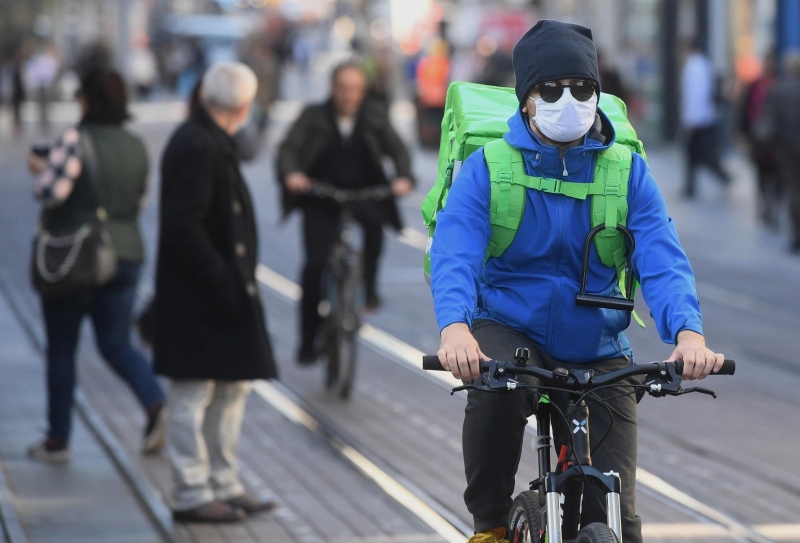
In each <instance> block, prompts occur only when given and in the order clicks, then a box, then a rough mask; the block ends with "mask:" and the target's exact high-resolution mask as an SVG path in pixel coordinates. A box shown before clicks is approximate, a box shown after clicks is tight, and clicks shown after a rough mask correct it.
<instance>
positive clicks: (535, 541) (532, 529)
mask: <svg viewBox="0 0 800 543" xmlns="http://www.w3.org/2000/svg"><path fill="white" fill-rule="evenodd" d="M540 514H541V508H540V506H539V495H538V494H537V493H536V492H533V491H532V490H526V491H524V492H521V493H520V494H519V496H517V497H516V498H514V504H513V505H512V506H511V512H510V513H509V522H508V526H509V534H508V540H509V541H510V542H511V543H541V542H542V541H543V534H542V530H541V526H540V525H541V522H540Z"/></svg>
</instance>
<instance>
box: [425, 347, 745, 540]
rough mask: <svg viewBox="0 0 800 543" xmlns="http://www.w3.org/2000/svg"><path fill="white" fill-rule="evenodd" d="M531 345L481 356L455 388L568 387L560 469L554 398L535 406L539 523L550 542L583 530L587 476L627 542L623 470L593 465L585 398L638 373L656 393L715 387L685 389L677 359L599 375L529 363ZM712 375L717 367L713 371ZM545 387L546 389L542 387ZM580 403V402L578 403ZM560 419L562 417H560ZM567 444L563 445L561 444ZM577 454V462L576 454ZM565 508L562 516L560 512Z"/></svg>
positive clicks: (727, 368) (730, 367) (435, 360)
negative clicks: (475, 374)
mask: <svg viewBox="0 0 800 543" xmlns="http://www.w3.org/2000/svg"><path fill="white" fill-rule="evenodd" d="M529 359H530V351H528V349H523V348H520V349H517V351H516V353H515V355H514V358H513V361H508V362H503V361H498V360H483V361H481V362H480V374H481V379H480V382H479V383H478V384H475V383H474V382H472V383H468V384H464V385H462V386H458V387H455V388H453V389H452V390H451V394H454V393H455V392H457V391H459V390H468V389H473V390H481V391H485V392H487V393H506V394H507V393H513V391H515V390H517V389H520V388H522V389H537V390H539V391H541V390H542V389H545V390H546V389H547V388H548V387H550V388H552V389H555V390H565V389H566V390H567V391H568V392H569V400H568V403H567V406H566V410H565V411H563V412H562V411H560V410H559V414H560V415H563V416H564V417H568V418H569V419H571V420H564V421H563V422H564V424H566V427H567V439H565V443H564V445H566V447H567V448H566V449H562V451H560V452H561V454H560V455H559V462H558V464H557V466H556V469H555V470H553V468H552V467H551V465H552V459H551V456H550V447H551V445H552V442H553V433H552V431H551V428H552V427H553V411H552V408H551V406H552V405H553V404H551V403H550V400H549V398H547V399H545V396H542V397H541V398H540V401H539V408H538V409H537V411H536V422H537V438H536V445H535V449H536V453H537V456H538V463H539V474H540V476H539V478H538V479H536V480H535V481H532V482H531V484H530V490H531V492H535V493H537V494H538V496H539V498H542V497H544V500H542V499H539V503H540V504H541V503H544V513H543V515H544V516H545V517H546V518H544V519H543V518H539V519H538V523H537V524H538V526H540V527H545V530H546V534H547V541H548V542H549V543H562V542H563V541H564V540H566V539H575V538H576V537H577V536H578V526H579V525H580V511H581V503H582V499H583V494H584V492H583V491H584V487H583V486H584V482H585V481H587V480H588V481H589V482H594V483H596V484H597V485H599V486H600V487H601V488H602V489H603V490H605V493H606V517H607V518H606V521H607V523H608V527H609V528H610V529H611V531H612V532H614V534H615V536H616V537H617V540H618V541H619V543H622V512H621V504H620V489H621V487H622V483H621V481H620V477H619V474H618V473H616V472H614V471H609V472H608V473H602V472H601V471H600V470H598V469H597V468H595V467H593V466H592V457H591V447H590V441H589V436H590V427H589V408H588V406H587V405H586V402H585V401H584V398H585V397H586V395H587V394H589V393H591V391H593V390H597V389H599V388H601V387H610V386H615V385H618V386H621V387H626V386H628V385H624V384H619V383H620V382H621V381H623V380H624V379H626V378H628V377H632V376H634V375H643V376H647V377H648V379H646V380H645V382H644V383H643V384H642V385H637V387H638V388H640V389H642V390H644V391H646V392H647V393H648V394H650V395H651V396H655V397H663V396H668V395H669V396H681V395H683V394H689V393H692V392H699V393H703V394H708V395H710V396H713V397H714V398H716V397H717V395H716V394H715V393H714V391H712V390H709V389H705V388H701V387H692V388H689V389H684V388H683V387H682V386H681V382H682V378H681V374H682V373H683V369H684V364H683V361H676V362H653V363H651V364H644V365H633V366H630V367H627V368H622V369H619V370H616V371H613V372H610V373H606V374H603V375H595V372H594V370H592V369H585V370H583V369H581V370H577V369H573V370H566V369H564V368H555V369H554V370H553V371H549V370H546V369H543V368H539V367H536V366H534V365H529V364H528V363H527V362H528V360H529ZM422 367H423V369H425V370H432V371H445V370H444V367H443V366H442V363H441V361H440V360H439V356H438V355H425V356H423V357H422ZM735 370H736V365H735V362H734V361H733V360H725V361H724V363H723V364H722V366H721V367H720V368H719V370H718V371H717V372H715V374H717V375H733V374H734V373H735ZM712 375H713V373H712ZM519 376H530V377H535V378H537V379H539V380H540V381H541V382H542V384H541V385H537V386H533V387H531V386H528V385H526V384H525V383H523V382H520V381H518V380H517V379H516V378H517V377H519ZM540 393H541V392H540ZM576 404H577V405H576ZM559 420H561V419H559ZM562 447H563V446H562ZM573 458H574V459H575V462H573V461H572V459H573ZM562 495H563V496H564V506H563V508H562V507H561V496H562ZM562 510H563V519H562V515H561V512H562ZM541 514H542V513H541V509H540V515H541Z"/></svg>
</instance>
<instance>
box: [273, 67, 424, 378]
mask: <svg viewBox="0 0 800 543" xmlns="http://www.w3.org/2000/svg"><path fill="white" fill-rule="evenodd" d="M331 88H332V95H331V97H330V99H328V101H326V102H325V103H323V104H317V105H312V106H309V107H307V108H306V109H305V110H304V111H303V112H302V114H301V115H300V117H299V118H298V119H297V121H296V122H295V124H294V125H293V126H292V128H291V129H290V130H289V133H288V135H287V136H286V139H285V140H284V141H283V143H282V144H281V146H280V149H279V151H278V160H277V167H278V178H279V180H280V182H281V184H282V188H283V189H284V198H283V206H284V212H285V213H289V212H290V211H291V210H292V209H293V208H295V207H299V208H300V209H301V210H302V211H303V240H304V243H305V256H306V261H305V266H304V268H303V278H302V286H303V301H302V303H301V344H300V349H299V352H298V362H299V363H301V364H310V363H313V362H314V361H315V360H316V357H317V352H316V347H315V342H316V338H317V329H318V328H319V323H320V317H319V313H318V309H317V306H318V305H319V302H320V296H321V293H320V283H321V276H322V272H323V269H324V267H325V263H326V261H327V259H328V255H329V253H330V250H331V248H332V247H333V245H334V243H335V241H336V238H337V228H336V226H337V223H338V220H339V207H338V206H337V205H336V203H335V202H332V201H330V200H323V199H320V198H314V197H311V196H308V195H306V194H305V193H307V192H308V191H309V190H310V189H311V184H312V179H316V180H324V181H325V182H326V183H330V184H331V185H333V186H335V187H337V188H340V189H363V188H365V187H370V186H375V185H381V184H386V183H388V180H387V177H386V174H385V172H384V171H383V167H382V160H383V158H384V157H386V156H388V157H390V158H391V159H392V161H393V163H394V169H395V174H396V177H395V179H394V181H392V183H391V187H392V193H393V195H394V196H397V197H400V196H405V195H406V194H408V193H409V192H411V190H412V189H413V187H414V181H413V178H412V176H411V159H410V156H409V153H408V150H407V149H406V146H405V145H404V144H403V142H402V140H401V139H400V137H399V136H398V135H397V132H395V130H394V128H392V125H391V122H390V121H389V115H388V112H387V111H386V108H384V107H381V106H380V105H379V104H375V103H372V102H370V101H369V100H365V99H364V98H365V95H366V91H367V78H366V75H365V73H364V70H363V68H362V67H361V65H360V64H358V63H357V62H355V61H347V62H344V63H342V64H340V65H339V66H337V67H336V68H335V69H334V70H333V73H332V76H331ZM354 211H355V218H356V220H357V221H358V222H360V223H361V225H362V227H363V229H364V283H365V289H366V298H367V303H366V308H367V310H374V309H377V308H378V306H379V305H380V299H379V297H378V292H377V287H376V276H377V271H378V259H379V257H380V253H381V248H382V245H383V224H384V223H387V224H390V225H391V226H393V227H394V228H396V229H397V230H400V228H401V223H400V215H399V213H398V211H397V206H396V204H395V202H394V200H387V201H383V202H361V203H359V204H358V205H357V206H356V207H355V210H354Z"/></svg>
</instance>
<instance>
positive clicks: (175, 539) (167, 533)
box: [0, 268, 187, 543]
mask: <svg viewBox="0 0 800 543" xmlns="http://www.w3.org/2000/svg"><path fill="white" fill-rule="evenodd" d="M10 284H11V281H10V278H9V277H8V274H7V272H6V270H5V269H3V268H0V295H2V296H3V297H4V298H5V300H6V302H7V303H8V306H9V308H10V309H11V312H12V314H13V315H14V317H16V319H17V321H18V322H19V324H20V326H21V327H22V329H23V330H24V331H25V334H26V335H27V336H28V339H29V340H30V342H31V344H32V345H33V347H34V348H35V349H36V350H37V351H38V352H39V353H40V354H42V355H44V352H45V347H44V345H45V341H44V339H43V338H42V337H41V332H40V331H39V329H38V328H37V327H36V326H35V325H34V324H33V323H32V322H31V320H30V319H29V315H27V314H26V313H25V311H24V310H23V309H22V307H23V303H22V302H21V301H19V300H17V299H15V296H14V294H13V292H12V290H11V289H10V288H9V285H10ZM75 407H76V408H77V411H78V413H79V414H80V416H81V417H82V418H83V420H84V422H85V423H86V425H87V426H88V427H89V429H90V430H91V432H92V434H94V436H95V437H96V438H97V440H98V441H99V442H100V444H101V445H102V446H103V448H104V449H105V451H106V452H107V453H108V455H109V456H110V457H111V460H112V462H113V463H114V465H115V466H116V468H117V469H118V470H119V472H120V473H121V474H122V476H123V477H124V478H125V481H126V482H127V483H128V484H129V485H130V486H131V488H132V489H133V491H134V495H135V496H136V498H137V500H138V501H139V502H140V503H141V505H142V506H143V507H144V510H145V513H146V514H147V516H149V517H150V519H151V520H152V521H153V523H154V524H155V526H156V529H157V531H158V532H159V534H160V535H161V538H162V539H163V540H164V541H165V542H167V543H187V542H186V540H185V539H183V538H181V537H179V536H178V535H177V534H175V532H174V524H173V522H172V512H171V511H170V509H169V508H168V507H167V506H166V505H165V504H164V502H163V501H162V499H161V498H160V497H159V494H158V492H157V491H156V490H155V489H154V488H153V487H152V485H151V484H150V482H149V481H148V480H147V478H146V477H145V476H144V474H142V472H141V471H140V470H139V468H138V467H137V466H136V464H135V462H134V460H133V459H132V458H131V456H130V455H129V454H128V453H127V451H125V449H124V448H123V446H122V445H121V444H120V442H119V441H118V440H117V438H116V437H115V436H114V434H113V433H112V432H111V430H110V429H109V428H108V426H106V424H105V423H104V422H103V420H102V418H101V417H100V415H99V414H98V413H97V411H96V410H95V409H94V408H93V407H92V405H91V404H90V403H89V401H88V400H87V399H86V396H84V395H83V392H81V390H80V388H76V389H75ZM3 483H4V480H3V479H2V473H0V506H2V503H3V488H5V487H4V484H3ZM0 513H2V514H3V515H5V511H4V510H2V509H0ZM14 518H16V515H14ZM20 529H21V528H20ZM23 537H24V535H23ZM10 543H27V539H18V540H15V539H13V538H12V539H11V542H10Z"/></svg>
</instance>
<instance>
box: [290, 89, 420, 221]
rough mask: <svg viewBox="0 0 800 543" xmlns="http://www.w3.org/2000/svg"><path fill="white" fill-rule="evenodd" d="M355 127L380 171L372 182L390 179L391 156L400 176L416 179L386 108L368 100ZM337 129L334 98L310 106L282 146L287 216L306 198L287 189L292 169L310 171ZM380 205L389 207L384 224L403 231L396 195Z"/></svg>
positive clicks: (405, 150)
mask: <svg viewBox="0 0 800 543" xmlns="http://www.w3.org/2000/svg"><path fill="white" fill-rule="evenodd" d="M355 129H356V130H360V131H361V132H362V136H363V138H364V142H365V143H366V144H367V149H368V150H369V160H371V161H372V166H373V167H372V168H371V170H372V171H377V172H380V173H379V175H378V177H376V178H375V179H372V180H371V181H372V184H375V185H381V184H387V183H388V182H389V181H388V179H387V177H386V175H385V172H384V170H383V159H384V158H389V159H391V161H392V162H393V164H394V170H395V171H394V174H395V176H396V177H407V178H409V179H410V180H411V181H412V182H414V176H413V174H412V173H411V157H410V155H409V153H408V149H407V148H406V146H405V144H404V143H403V140H401V139H400V136H399V135H398V134H397V132H396V131H395V129H394V128H393V127H392V123H391V121H390V120H389V113H388V111H387V110H386V108H385V107H383V106H381V105H380V104H378V103H375V102H372V101H369V100H367V101H365V102H364V104H363V105H362V107H361V109H360V110H359V112H358V121H357V122H356V128H355ZM337 130H338V128H337V127H336V116H335V113H334V106H333V101H332V100H328V101H327V102H325V103H322V104H314V105H310V106H308V107H306V108H305V109H304V110H303V112H302V113H301V114H300V117H298V119H297V120H296V121H295V123H294V125H292V127H291V129H289V132H288V134H287V135H286V138H285V139H284V140H283V142H282V143H281V145H280V147H279V149H278V157H277V160H276V166H277V170H278V171H277V173H278V181H279V182H280V184H281V188H282V189H283V202H282V203H283V213H284V215H288V214H289V213H290V212H291V211H292V210H293V209H294V208H295V207H297V206H298V205H299V204H300V203H301V201H302V197H298V196H297V195H294V194H290V193H289V191H287V190H286V185H285V183H286V176H287V175H289V174H290V173H292V172H303V173H305V174H308V173H310V172H311V170H312V169H313V167H314V166H315V165H316V163H317V161H318V160H319V159H320V157H321V156H322V154H323V153H324V152H325V151H326V150H327V149H328V147H329V146H330V145H331V143H332V142H333V139H334V138H335V137H336V133H337ZM380 205H381V206H385V208H384V210H383V213H382V216H383V218H384V223H386V224H388V225H390V226H392V227H394V228H395V229H397V230H400V229H401V228H402V223H401V221H400V213H399V212H398V210H397V204H396V202H395V200H394V198H391V199H389V200H387V201H386V202H384V203H382V204H380Z"/></svg>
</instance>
